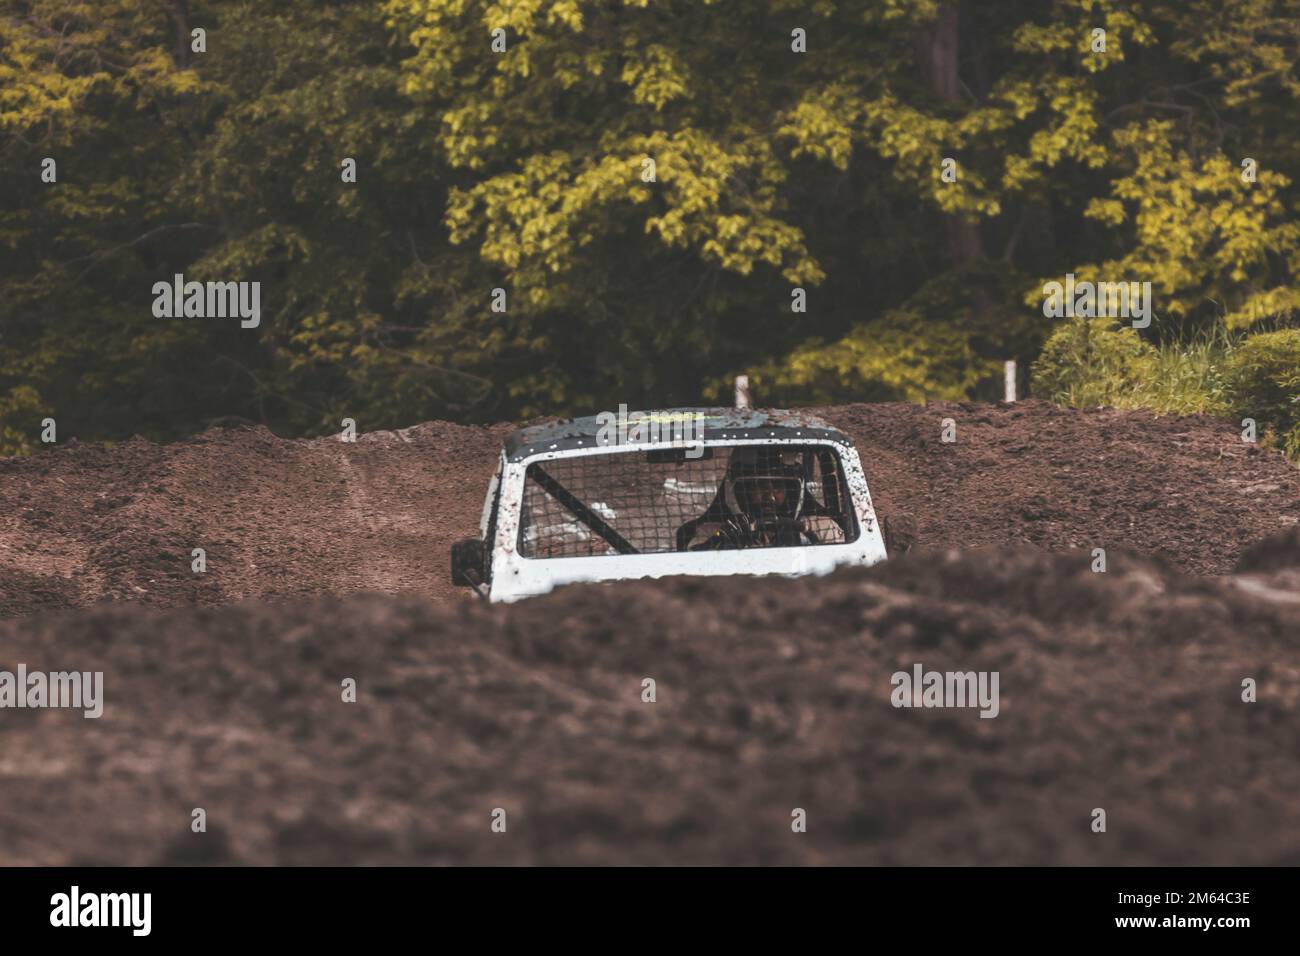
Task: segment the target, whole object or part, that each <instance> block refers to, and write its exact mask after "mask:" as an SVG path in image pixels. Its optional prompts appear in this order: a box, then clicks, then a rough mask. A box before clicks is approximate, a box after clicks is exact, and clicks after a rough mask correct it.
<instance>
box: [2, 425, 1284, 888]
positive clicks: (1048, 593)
mask: <svg viewBox="0 0 1300 956" xmlns="http://www.w3.org/2000/svg"><path fill="white" fill-rule="evenodd" d="M823 414H824V416H825V417H827V418H828V419H830V420H831V421H833V422H834V423H835V424H837V425H839V426H840V427H841V428H844V429H845V430H847V431H848V432H849V433H850V434H852V435H853V437H854V439H855V441H856V442H857V444H858V448H859V451H860V453H861V455H862V459H863V463H864V466H865V468H866V470H867V473H868V477H869V479H870V480H871V484H872V491H873V495H874V497H875V499H876V504H877V507H878V508H879V509H880V511H881V512H882V513H883V514H886V515H889V514H903V513H907V514H910V515H911V516H912V519H913V523H914V525H915V531H916V537H917V539H918V550H917V551H914V552H913V553H911V554H909V555H907V556H904V557H902V558H900V559H898V560H895V561H891V562H888V563H887V564H885V565H881V566H878V567H875V568H869V569H861V568H858V569H847V570H844V571H841V572H838V573H837V574H835V575H832V576H830V577H828V578H821V579H816V578H804V579H798V580H765V581H763V583H762V585H761V587H759V586H755V582H754V581H753V580H752V579H744V578H736V579H698V580H692V579H675V580H667V581H659V582H632V583H625V584H619V585H612V586H596V585H582V586H575V587H571V588H567V589H563V590H561V591H559V592H557V593H555V594H552V595H549V596H547V597H544V598H539V599H535V600H532V601H527V602H522V603H520V604H518V605H514V606H507V607H502V606H496V607H488V606H484V605H481V604H480V603H478V602H476V601H471V600H468V599H466V598H465V597H464V595H463V593H461V592H453V591H451V589H450V588H449V587H448V586H447V584H446V578H447V556H446V554H447V549H448V546H449V545H450V543H451V541H453V540H454V539H456V538H459V537H463V536H466V535H469V534H473V533H474V531H475V529H476V527H477V522H478V513H479V509H480V506H481V503H482V495H483V492H484V490H485V487H486V482H487V478H488V475H489V473H490V471H491V468H492V464H493V461H494V459H495V455H496V450H497V446H498V445H499V442H500V440H501V438H502V437H503V436H504V434H505V433H506V431H508V430H509V428H510V426H507V425H501V426H494V427H492V428H465V427H460V426H454V425H449V424H444V423H430V424H426V425H420V426H416V427H414V428H411V429H406V430H403V431H402V432H384V433H376V434H371V435H364V436H360V437H359V439H358V441H357V443H356V444H355V445H351V444H343V443H340V442H338V441H337V440H334V439H319V440H313V441H285V440H281V439H278V438H275V437H274V436H272V435H271V434H270V433H269V432H267V431H265V430H264V429H239V430H227V431H212V432H208V433H206V434H204V435H202V436H199V437H197V438H195V439H193V440H191V441H188V442H182V443H178V444H173V445H167V446H158V445H154V444H150V443H148V442H144V441H141V440H134V441H131V442H127V443H124V444H122V445H119V446H116V447H113V448H102V447H90V446H73V447H65V448H62V449H60V450H58V451H54V452H50V453H47V454H43V455H40V456H37V457H36V458H33V459H28V460H13V459H10V460H0V616H8V617H9V618H11V619H10V620H7V621H0V670H3V669H8V670H11V671H12V670H14V669H16V667H17V665H18V664H19V663H20V662H21V663H25V664H27V665H28V667H29V668H31V669H45V670H63V669H77V670H92V671H93V670H102V671H104V673H105V684H106V691H105V697H106V703H105V714H104V717H103V718H101V719H99V720H85V719H83V718H82V717H81V715H80V714H79V713H73V712H69V711H50V710H3V711H0V863H38V864H60V863H155V862H157V863H203V862H238V863H291V864H292V863H325V862H333V863H466V862H471V863H502V862H504V863H642V862H644V863H1125V864H1127V863H1148V864H1162V863H1175V864H1181V863H1213V864H1229V863H1273V864H1278V863H1287V864H1300V800H1298V799H1297V798H1296V797H1295V794H1296V793H1297V792H1300V759H1298V758H1297V755H1298V754H1300V655H1298V654H1297V653H1296V650H1295V648H1296V644H1295V635H1296V634H1297V633H1300V538H1298V537H1297V535H1296V533H1295V532H1294V531H1292V530H1289V529H1292V527H1293V526H1294V525H1296V524H1297V521H1298V520H1300V471H1297V470H1296V469H1294V468H1293V467H1292V466H1290V465H1289V464H1287V463H1286V462H1285V461H1284V460H1283V459H1281V458H1280V457H1279V456H1277V455H1276V454H1274V453H1270V452H1258V451H1257V450H1256V449H1254V448H1253V447H1252V446H1245V445H1243V444H1242V443H1241V442H1240V439H1239V437H1238V435H1237V432H1236V431H1235V430H1234V429H1233V428H1232V426H1231V424H1230V423H1226V422H1221V421H1215V420H1210V419H1201V418H1169V419H1155V418H1152V417H1150V416H1147V415H1134V414H1122V413H1117V412H1108V411H1088V412H1073V411H1065V410H1060V409H1056V408H1053V407H1051V406H1048V405H1045V404H1042V403H1038V402H1026V403H1023V404H1021V405H1017V406H1014V407H1011V408H1007V407H997V406H974V405H966V406H957V405H931V406H929V407H927V408H918V407H913V406H903V405H875V406H865V405H858V406H848V407H842V408H834V409H827V410H823ZM943 418H953V419H954V420H955V421H956V422H957V443H956V444H955V445H945V444H942V443H941V442H940V441H939V435H940V427H941V425H940V423H941V420H942V419H943ZM1278 531H1281V532H1284V533H1283V534H1281V535H1279V536H1277V537H1276V538H1274V539H1272V540H1271V541H1269V542H1267V543H1263V544H1257V545H1255V546H1253V547H1251V548H1249V549H1248V548H1247V545H1250V544H1251V543H1252V542H1255V541H1257V540H1258V539H1260V538H1263V537H1265V536H1266V535H1269V534H1271V533H1274V532H1278ZM1035 545H1036V546H1037V547H1033V546H1035ZM196 546H200V547H205V548H206V549H207V552H208V567H209V571H208V573H207V574H206V575H194V574H193V573H191V571H190V555H189V552H190V548H192V547H196ZM1093 547H1104V548H1106V549H1107V571H1106V573H1104V574H1099V573H1093V572H1092V570H1091V564H1092V558H1091V549H1092V548H1093ZM1039 548H1042V549H1047V551H1044V550H1039ZM957 549H961V550H960V551H959V550H957ZM974 549H979V550H974ZM1071 549H1080V550H1071ZM1126 549H1128V550H1129V551H1132V552H1143V553H1145V555H1146V556H1140V555H1139V554H1136V553H1133V554H1129V553H1126ZM1048 551H1054V552H1059V553H1055V554H1052V553H1047V552H1048ZM1239 560H1240V563H1241V568H1240V571H1239V572H1238V573H1236V574H1231V573H1229V572H1231V571H1232V570H1233V568H1234V565H1236V564H1237V563H1238V561H1239ZM1206 574H1210V575H1220V576H1218V577H1206V576H1204V575H1206ZM355 591H381V592H406V593H404V594H401V595H400V596H396V597H394V596H388V595H383V594H371V595H360V594H354V595H351V596H347V597H343V598H341V599H339V598H336V597H333V596H334V595H340V594H343V593H344V592H355ZM101 601H110V602H112V603H111V604H110V605H107V606H96V607H91V608H89V609H87V606H88V605H92V604H96V603H97V602H101ZM231 602H242V603H235V604H233V605H232V604H231ZM133 605H158V606H168V605H170V606H173V607H172V608H171V609H166V608H165V607H162V608H141V607H138V606H133ZM218 605H231V606H218ZM55 609H73V610H70V611H66V612H64V613H53V611H54V610H55ZM918 662H919V663H922V664H923V665H924V666H925V668H926V669H931V670H961V671H967V670H996V671H998V672H999V674H1000V690H1001V713H1000V714H999V716H998V717H997V718H996V719H992V720H983V719H980V718H979V717H978V715H977V714H976V712H974V711H972V710H955V709H950V710H942V709H935V710H911V709H895V708H893V707H891V706H890V692H891V689H892V688H891V685H890V675H891V674H892V673H893V672H894V671H896V670H910V669H911V666H912V665H913V664H914V663H918ZM347 677H352V678H355V679H356V680H357V682H358V687H359V699H358V701H357V702H356V703H343V702H342V701H341V699H340V682H341V681H342V680H343V679H344V678H347ZM646 677H651V678H654V679H655V680H656V681H657V691H658V700H657V702H655V703H653V704H650V703H643V702H642V701H641V690H642V683H641V682H642V680H643V678H646ZM1245 678H1252V679H1253V680H1255V681H1256V683H1257V693H1258V702H1256V703H1244V702H1242V700H1241V693H1242V690H1241V687H1242V681H1243V680H1244V679H1245ZM195 807H203V808H204V809H205V810H206V811H207V814H208V822H209V827H208V832H207V833H206V834H194V833H191V832H190V828H189V826H190V819H191V818H190V812H191V810H192V809H193V808H195ZM495 807H502V808H505V809H506V812H507V819H508V830H507V832H506V833H505V834H494V833H492V832H491V831H490V829H489V823H490V819H491V812H492V809H493V808H495ZM795 807H800V808H803V809H805V810H806V811H807V818H808V829H807V833H803V834H795V833H792V832H791V829H790V819H791V817H790V814H791V811H792V809H793V808H795ZM1097 807H1101V808H1104V809H1105V810H1106V813H1107V823H1108V826H1107V832H1106V833H1093V832H1092V831H1091V829H1090V823H1091V821H1092V811H1093V809H1094V808H1097Z"/></svg>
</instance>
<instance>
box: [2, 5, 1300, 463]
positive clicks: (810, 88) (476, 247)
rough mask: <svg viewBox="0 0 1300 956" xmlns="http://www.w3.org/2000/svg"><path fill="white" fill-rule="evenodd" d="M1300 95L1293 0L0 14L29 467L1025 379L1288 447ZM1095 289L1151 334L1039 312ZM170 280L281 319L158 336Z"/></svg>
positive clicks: (934, 390)
mask: <svg viewBox="0 0 1300 956" xmlns="http://www.w3.org/2000/svg"><path fill="white" fill-rule="evenodd" d="M496 28H500V29H502V30H504V37H505V44H506V49H505V52H494V51H493V49H492V43H493V37H492V31H493V30H494V29H496ZM196 30H201V31H203V32H202V36H203V38H204V39H203V41H202V44H201V45H202V47H203V49H202V50H201V51H199V50H196V49H195V45H196V44H195V39H194V38H195V35H196V34H195V31H196ZM1098 30H1103V31H1104V50H1099V49H1098V39H1099V34H1098V33H1097V32H1096V31H1098ZM795 31H804V32H805V33H806V52H796V51H795V49H794V48H795V47H797V46H798V45H799V39H798V36H797V35H796V33H795ZM1297 61H1300V0H1167V2H1157V0H1123V2H1121V0H982V2H974V0H961V2H958V0H861V2H836V0H811V2H794V0H717V2H708V0H555V2H542V0H497V2H486V0H373V2H364V0H357V2H344V0H248V2H241V0H220V2H216V0H0V453H8V454H13V453H24V452H27V451H32V450H35V449H36V448H38V447H40V441H39V435H40V430H41V426H40V422H41V420H42V418H44V417H46V416H51V417H54V418H55V419H56V420H57V422H58V426H59V435H60V439H61V440H62V439H63V438H64V437H65V436H68V437H71V436H76V437H78V438H79V439H81V440H88V439H101V440H114V439H120V438H124V437H128V436H130V435H132V434H137V433H139V434H144V435H147V436H149V437H152V438H156V439H170V438H177V437H181V436H185V435H189V434H192V433H194V432H197V431H201V430H202V429H204V428H205V427H207V426H208V425H210V424H212V423H213V422H214V421H221V420H223V419H225V420H228V419H229V418H231V417H235V418H243V419H248V420H251V421H255V422H262V423H265V424H267V425H268V426H270V427H271V428H272V429H273V430H275V431H276V432H277V433H280V434H319V433H322V432H328V431H336V430H338V428H339V423H340V420H341V419H342V418H344V417H351V418H354V419H355V420H356V421H357V425H358V428H360V429H363V430H370V429H374V428H385V427H395V426H402V425H407V424H411V423H413V422H417V421H422V420H425V419H430V418H444V419H452V420H457V421H467V422H472V421H486V420H500V419H517V418H523V417H528V416H532V415H536V414H566V413H591V412H594V411H598V410H601V409H606V408H615V407H617V405H618V404H619V403H620V402H626V403H628V404H629V405H631V406H633V407H649V406H653V405H667V404H696V403H701V402H702V403H714V402H723V403H729V399H730V392H729V388H730V386H729V383H730V379H731V377H732V376H733V375H735V374H736V373H741V372H745V373H748V374H749V375H750V376H751V379H752V381H753V383H754V387H755V394H756V398H757V400H758V401H759V402H760V403H762V404H810V403H827V402H838V401H874V400H885V399H902V400H908V401H921V400H926V399H963V398H970V399H989V400H995V399H997V398H999V397H1000V395H1001V385H1000V378H1001V369H1002V362H1003V360H1005V359H1008V358H1015V359H1018V360H1019V361H1020V364H1021V367H1022V368H1024V369H1026V370H1027V371H1026V378H1028V377H1029V374H1030V373H1029V371H1028V370H1030V369H1031V368H1032V381H1029V382H1027V383H1026V384H1028V385H1029V386H1030V388H1031V390H1032V392H1033V394H1035V395H1040V396H1042V397H1047V398H1053V399H1055V400H1057V401H1060V402H1064V403H1072V404H1098V403H1104V404H1112V405H1121V406H1126V407H1133V406H1146V407H1151V408H1154V409H1156V410H1158V411H1208V412H1213V413H1216V414H1232V415H1237V414H1251V415H1253V416H1255V417H1257V418H1258V419H1259V420H1260V422H1261V429H1262V430H1263V431H1264V433H1265V434H1266V435H1267V436H1270V437H1271V438H1272V439H1274V440H1277V441H1278V442H1279V443H1281V444H1284V445H1286V446H1287V447H1288V449H1289V450H1290V451H1292V452H1293V453H1294V452H1296V451H1298V450H1300V425H1298V424H1297V423H1298V422H1300V404H1297V399H1298V397H1300V331H1297V326H1300V320H1297V318H1296V307H1297V305H1298V304H1300V289H1298V288H1297V286H1296V284H1295V281H1294V277H1295V276H1297V274H1300V218H1298V217H1297V212H1300V202H1298V200H1297V191H1296V186H1295V183H1296V181H1297V177H1300V108H1298V105H1300V68H1298V67H1297ZM47 157H48V158H53V159H54V160H55V161H56V164H57V181H56V182H54V183H46V182H43V181H42V178H41V174H42V168H43V167H42V163H43V160H44V159H46V158H47ZM345 158H353V159H355V161H356V182H355V183H350V182H344V181H343V176H342V174H341V170H342V164H343V161H344V159H345ZM646 158H651V159H653V160H654V165H655V181H654V182H646V181H644V180H643V171H644V169H645V166H644V160H645V159H646ZM945 159H952V160H955V164H954V165H953V166H952V168H953V169H955V171H956V179H955V181H947V180H946V179H945V177H944V176H943V161H944V160H945ZM1246 160H1253V161H1254V174H1253V176H1247V175H1243V174H1244V172H1245V167H1244V166H1243V163H1244V162H1245V161H1246ZM949 178H951V177H949ZM1252 178H1253V181H1250V180H1251V179H1252ZM1068 272H1072V273H1074V274H1076V275H1077V276H1078V277H1079V279H1080V280H1083V279H1094V280H1095V279H1103V280H1113V281H1137V282H1141V281H1150V282H1151V283H1152V292H1153V312H1154V316H1153V321H1152V324H1151V327H1150V328H1148V329H1145V330H1143V331H1142V332H1141V333H1139V332H1135V331H1133V330H1132V329H1127V330H1126V329H1123V328H1121V327H1119V325H1118V323H1116V322H1114V321H1108V320H1094V321H1086V320H1068V319H1049V318H1045V317H1044V315H1043V308H1042V302H1043V284H1044V283H1045V282H1047V281H1052V280H1055V281H1064V277H1065V275H1066V273H1068ZM176 273H181V274H183V275H184V276H185V278H186V280H196V279H197V280H200V281H203V280H214V281H253V280H256V281H260V282H261V284H262V292H261V297H262V322H261V326H260V327H259V328H257V329H241V328H240V326H239V322H238V321H237V320H230V319H208V318H203V319H201V318H188V319H186V318H176V319H167V318H163V319H160V318H155V317H154V315H153V313H152V305H153V300H154V296H153V294H152V292H151V288H152V286H153V284H154V283H155V282H158V281H160V280H162V281H170V280H171V278H172V276H173V275H174V274H176ZM494 288H501V289H504V290H505V291H506V302H507V305H506V309H505V311H503V312H500V311H493V309H492V302H493V293H492V290H493V289H494ZM796 288H801V289H803V290H805V292H806V311H802V312H800V311H795V310H794V309H793V307H792V304H793V303H794V301H795V299H794V297H793V296H792V290H794V289H796ZM1022 387H1023V386H1022Z"/></svg>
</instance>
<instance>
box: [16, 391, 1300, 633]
mask: <svg viewBox="0 0 1300 956" xmlns="http://www.w3.org/2000/svg"><path fill="white" fill-rule="evenodd" d="M818 412H819V414H821V415H823V416H824V417H825V418H827V419H829V420H830V421H831V422H833V423H834V424H836V425H837V426H839V427H840V428H842V429H844V430H845V431H846V432H847V433H849V434H850V435H852V437H853V438H854V440H855V442H856V443H857V446H858V449H859V452H860V453H861V456H862V460H863V463H864V466H865V468H866V472H867V477H868V479H869V480H870V482H871V490H872V494H873V496H874V498H875V501H876V504H877V506H878V508H879V509H880V511H881V513H882V514H884V515H887V516H889V515H895V516H903V515H908V516H910V518H911V525H910V526H909V527H908V534H909V537H910V538H914V539H915V543H916V546H917V547H921V548H925V547H929V548H952V547H960V548H970V547H977V546H983V545H1016V544H1033V545H1036V546H1039V547H1042V548H1045V549H1048V550H1066V549H1069V548H1086V549H1091V548H1094V547H1103V548H1108V549H1109V548H1114V547H1127V548H1131V549H1135V550H1140V551H1157V550H1158V551H1161V552H1163V553H1165V554H1167V555H1168V556H1169V557H1170V559H1171V560H1173V561H1174V562H1175V563H1176V564H1177V565H1178V566H1179V567H1182V568H1184V569H1186V570H1189V571H1197V572H1202V573H1224V572H1227V571H1229V570H1231V569H1232V567H1233V565H1234V563H1235V561H1236V559H1237V557H1238V554H1239V553H1240V552H1241V549H1242V548H1243V547H1244V546H1245V545H1246V544H1248V543H1249V542H1252V541H1255V540H1257V539H1260V538H1263V537H1266V536H1267V535H1270V534H1273V533H1275V532H1277V531H1279V530H1283V529H1285V528H1287V527H1289V526H1293V525H1295V524H1296V523H1297V522H1300V470H1297V469H1295V468H1294V467H1292V466H1291V465H1290V464H1288V463H1287V462H1286V461H1285V460H1284V459H1283V458H1281V457H1280V456H1279V455H1277V454H1275V453H1271V452H1265V453H1260V452H1259V451H1258V449H1257V448H1256V447H1255V446H1253V445H1246V444H1244V443H1242V442H1241V440H1240V437H1239V434H1238V432H1237V431H1236V430H1235V428H1234V427H1232V426H1231V424H1230V423H1228V422H1224V421H1219V420H1215V419H1207V418H1203V417H1169V418H1155V417H1153V416H1151V415H1148V414H1145V413H1133V412H1116V411H1102V410H1087V411H1076V410H1068V409H1061V408H1057V407H1055V406H1053V405H1050V404H1047V403H1044V402H1038V401H1028V402H1022V403H1019V404H1016V405H1012V406H1005V405H975V404H960V405H959V404H942V403H941V404H932V405H929V406H925V407H921V406H916V405H904V404H880V405H848V406H841V407H836V408H828V409H821V410H818ZM944 419H952V420H953V422H954V424H955V426H956V441H955V442H953V443H944V442H943V441H941V432H942V428H943V422H944ZM512 427H513V426H511V425H508V424H502V425H497V426H493V427H490V428H483V427H464V426H459V425H451V424H447V423H442V422H431V423H428V424H424V425H417V426H414V427H412V428H406V429H402V430H401V431H393V432H374V433H369V434H363V435H360V436H358V439H357V441H356V443H355V444H350V443H344V442H340V441H339V440H338V439H337V437H330V438H322V439H315V440H310V441H307V440H297V441H290V440H284V439H280V438H277V437H275V436H274V435H272V434H271V433H270V432H269V431H267V430H266V429H264V428H247V427H245V428H236V429H217V430H212V431H209V432H206V433H204V434H203V435H199V436H197V437H195V438H193V439H191V440H189V441H184V442H178V443H175V444H170V445H155V444H152V443H150V442H147V441H144V440H142V439H134V440H132V441H129V442H125V443H123V444H120V445H117V446H115V447H111V448H108V447H102V446H93V445H92V446H87V445H74V446H66V447H61V448H59V449H58V450H56V451H52V452H48V453H45V454H40V455H37V456H35V457H33V458H29V459H0V502H3V503H4V507H3V508H0V616H12V615H18V614H24V613H29V612H32V611H37V610H44V609H49V608H59V607H78V606H86V605H89V604H92V603H94V602H96V601H99V600H102V599H109V600H113V601H119V602H121V601H128V602H132V603H139V604H146V605H155V606H174V605H189V604H199V605H219V604H226V603H229V602H231V601H237V600H240V599H243V598H249V597H261V598H277V599H283V598H290V597H295V596H303V595H312V594H340V593H346V592H352V591H384V592H400V591H415V592H419V593H421V594H423V595H426V596H430V597H433V598H435V599H437V600H440V601H445V600H456V599H467V594H466V592H463V591H461V592H456V591H453V589H452V588H451V587H450V585H449V582H448V578H449V566H448V564H449V562H448V550H449V547H450V545H451V542H452V541H454V540H456V539H457V538H461V537H465V536H469V535H473V534H476V533H477V528H478V518H479V512H480V510H481V507H482V501H483V495H484V492H485V490H486V487H487V482H488V479H489V477H490V475H491V472H492V469H493V467H494V464H495V460H496V456H497V453H498V450H499V446H500V443H501V440H502V439H503V438H504V436H505V435H506V434H507V433H508V432H509V431H510V430H511V428H512ZM899 527H900V529H901V528H903V527H904V524H902V523H900V525H899ZM194 548H203V549H204V550H205V551H206V555H207V568H208V570H207V572H206V573H205V574H201V575H200V574H195V573H194V572H193V571H192V570H191V562H192V560H193V559H192V556H191V555H192V551H193V549H194Z"/></svg>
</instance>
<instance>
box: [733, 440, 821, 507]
mask: <svg viewBox="0 0 1300 956" xmlns="http://www.w3.org/2000/svg"><path fill="white" fill-rule="evenodd" d="M725 481H726V492H727V504H728V505H729V506H731V507H732V508H733V509H734V510H736V511H738V512H740V513H741V514H744V515H746V516H747V517H748V518H749V519H750V520H751V521H753V522H755V523H759V524H761V523H763V522H768V521H774V520H777V519H781V518H796V517H798V516H799V513H800V512H801V511H802V510H803V505H804V473H803V465H802V464H801V463H800V462H799V456H798V454H797V453H791V452H788V451H787V452H786V453H785V455H783V454H782V449H780V448H776V447H772V446H766V445H757V446H755V445H742V446H741V447H739V448H736V449H735V450H734V451H733V452H732V453H731V458H730V460H729V461H728V462H727V474H726V479H725Z"/></svg>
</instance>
